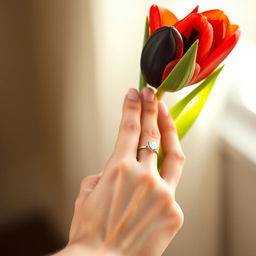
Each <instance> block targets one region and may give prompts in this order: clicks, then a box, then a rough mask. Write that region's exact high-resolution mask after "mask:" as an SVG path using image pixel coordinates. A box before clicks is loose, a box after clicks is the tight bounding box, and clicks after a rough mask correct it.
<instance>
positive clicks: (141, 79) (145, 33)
mask: <svg viewBox="0 0 256 256" xmlns="http://www.w3.org/2000/svg"><path fill="white" fill-rule="evenodd" d="M148 38H149V21H148V17H146V21H145V31H144V39H143V47H144V45H145V43H146V42H147V40H148ZM146 86H147V83H146V81H145V79H144V77H143V75H142V73H141V72H140V83H139V90H140V91H141V90H142V89H143V88H144V87H146Z"/></svg>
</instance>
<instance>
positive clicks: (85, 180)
mask: <svg viewBox="0 0 256 256" xmlns="http://www.w3.org/2000/svg"><path fill="white" fill-rule="evenodd" d="M89 179H90V176H86V177H84V178H83V179H82V180H81V182H80V190H82V189H84V188H85V187H86V186H87V184H88V182H89Z"/></svg>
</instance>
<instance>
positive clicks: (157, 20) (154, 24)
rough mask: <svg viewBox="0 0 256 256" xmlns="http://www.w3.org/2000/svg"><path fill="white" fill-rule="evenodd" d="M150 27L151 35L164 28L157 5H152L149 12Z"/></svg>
mask: <svg viewBox="0 0 256 256" xmlns="http://www.w3.org/2000/svg"><path fill="white" fill-rule="evenodd" d="M149 25H150V33H151V34H152V33H153V32H154V31H155V30H157V29H158V28H160V27H161V26H162V24H161V17H160V12H159V8H158V6H157V5H152V6H151V7H150V11H149Z"/></svg>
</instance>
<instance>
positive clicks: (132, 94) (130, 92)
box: [127, 88, 139, 101]
mask: <svg viewBox="0 0 256 256" xmlns="http://www.w3.org/2000/svg"><path fill="white" fill-rule="evenodd" d="M127 98H128V99H129V100H134V101H135V100H138V99H139V93H138V91H137V90H136V89H134V88H130V89H129V90H128V93H127Z"/></svg>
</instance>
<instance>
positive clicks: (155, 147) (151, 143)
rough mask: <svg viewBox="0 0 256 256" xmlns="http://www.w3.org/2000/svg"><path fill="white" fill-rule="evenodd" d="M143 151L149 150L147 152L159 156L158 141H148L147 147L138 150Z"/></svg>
mask: <svg viewBox="0 0 256 256" xmlns="http://www.w3.org/2000/svg"><path fill="white" fill-rule="evenodd" d="M141 149H147V150H149V151H152V152H154V153H156V154H157V155H158V153H159V152H158V151H159V143H158V142H157V141H154V140H150V141H148V144H147V145H146V146H141V147H139V148H138V150H141Z"/></svg>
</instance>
